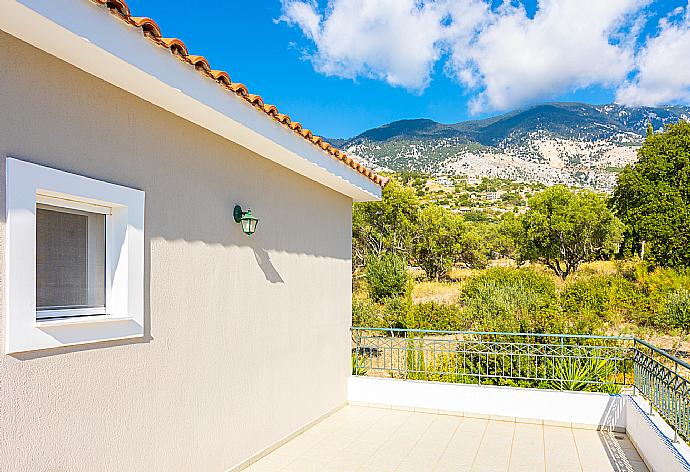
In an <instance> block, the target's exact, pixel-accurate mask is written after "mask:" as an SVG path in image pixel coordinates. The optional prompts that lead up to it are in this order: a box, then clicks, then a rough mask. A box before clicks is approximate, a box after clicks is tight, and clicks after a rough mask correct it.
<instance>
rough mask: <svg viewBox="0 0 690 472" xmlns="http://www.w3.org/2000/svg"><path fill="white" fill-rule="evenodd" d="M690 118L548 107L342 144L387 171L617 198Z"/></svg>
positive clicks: (395, 128)
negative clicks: (623, 183) (650, 150)
mask: <svg viewBox="0 0 690 472" xmlns="http://www.w3.org/2000/svg"><path fill="white" fill-rule="evenodd" d="M681 119H685V120H687V119H690V107H684V106H663V107H625V106H621V105H616V104H610V105H599V106H597V105H589V104H584V103H546V104H542V105H537V106H533V107H530V108H527V109H523V110H517V111H513V112H511V113H508V114H505V115H502V116H497V117H493V118H488V119H483V120H474V121H466V122H461V123H454V124H442V123H437V122H435V121H432V120H427V119H415V120H403V121H396V122H393V123H389V124H387V125H384V126H381V127H379V128H375V129H372V130H369V131H366V132H364V133H362V134H360V135H358V136H356V137H354V138H351V139H345V140H337V142H338V145H339V146H340V147H342V148H344V149H346V150H347V151H348V152H350V153H352V154H354V155H356V156H358V157H359V158H360V159H361V160H363V161H364V162H365V163H367V164H369V165H370V166H373V167H376V168H377V169H380V170H389V171H394V172H402V171H413V172H423V173H427V174H439V173H444V174H448V175H454V176H474V177H499V178H505V179H510V180H515V181H523V182H539V183H542V184H546V185H554V184H564V185H568V186H578V187H589V188H593V189H597V190H601V191H606V192H610V191H611V190H612V188H613V186H614V185H615V182H616V175H617V173H618V172H619V171H620V170H621V169H622V168H623V167H625V166H626V165H627V164H631V163H633V162H634V161H635V159H636V151H637V149H638V148H639V146H640V145H641V143H642V141H643V139H644V136H645V130H646V128H647V125H648V124H649V123H651V124H652V126H653V128H654V129H655V130H661V129H663V127H664V125H666V124H668V123H676V122H677V121H678V120H681Z"/></svg>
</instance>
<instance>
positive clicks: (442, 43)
mask: <svg viewBox="0 0 690 472" xmlns="http://www.w3.org/2000/svg"><path fill="white" fill-rule="evenodd" d="M128 4H129V6H130V9H131V11H132V14H133V15H135V16H149V17H151V18H153V19H154V20H155V21H156V22H158V24H159V25H160V26H161V29H162V31H163V34H164V36H167V37H172V36H174V37H178V38H180V39H182V40H183V41H184V42H185V43H186V44H187V46H188V48H189V51H190V53H191V54H201V55H203V56H205V57H206V58H207V59H208V60H209V62H210V63H211V66H212V67H213V68H216V69H223V70H226V71H228V73H229V74H230V77H231V78H232V80H233V81H238V82H242V83H244V84H246V85H247V86H248V88H249V90H250V92H252V93H258V94H260V95H262V96H263V97H264V99H265V100H266V101H267V103H274V104H275V105H277V106H278V108H279V109H280V110H281V111H282V112H285V113H288V114H289V115H291V116H292V117H294V118H295V119H297V120H299V121H301V122H302V123H303V124H304V125H306V126H307V127H309V128H311V129H313V130H314V131H315V132H316V133H318V134H320V135H323V136H327V137H350V136H354V135H356V134H358V133H360V132H362V131H364V130H366V129H369V128H372V127H375V126H379V125H381V124H384V123H387V122H390V121H394V120H399V119H405V118H422V117H423V118H431V119H434V120H436V121H440V122H444V123H450V122H457V121H462V120H466V119H473V118H481V117H485V116H491V115H496V114H499V113H501V112H504V111H508V110H510V109H513V108H517V107H522V106H528V105H530V104H534V103H540V102H543V101H584V102H590V103H608V102H612V101H614V100H615V101H618V102H623V103H628V104H632V105H654V104H660V103H688V101H690V21H688V12H687V10H688V0H657V1H648V0H541V1H540V2H537V1H536V0H525V1H524V2H523V3H518V2H514V3H513V4H502V3H501V2H499V1H496V0H493V1H492V3H491V4H490V5H489V4H487V3H484V1H483V0H427V1H425V2H421V1H419V0H319V1H315V0H283V1H280V0H253V1H251V0H231V1H229V2H221V1H218V0H196V1H195V2H188V1H171V0H129V1H128ZM602 4H603V5H602ZM593 18H596V21H594V20H593ZM660 71H663V72H660ZM678 71H681V72H680V73H679V72H678Z"/></svg>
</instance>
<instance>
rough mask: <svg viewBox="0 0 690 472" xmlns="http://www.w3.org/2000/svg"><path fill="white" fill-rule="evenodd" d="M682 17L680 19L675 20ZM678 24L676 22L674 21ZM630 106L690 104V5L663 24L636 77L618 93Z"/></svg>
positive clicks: (639, 59) (642, 53)
mask: <svg viewBox="0 0 690 472" xmlns="http://www.w3.org/2000/svg"><path fill="white" fill-rule="evenodd" d="M678 16H680V19H678V18H674V17H678ZM674 19H675V20H676V21H672V20H674ZM616 101H617V102H619V103H625V104H627V105H658V104H664V103H673V102H684V103H690V3H689V6H688V7H687V8H686V9H685V11H683V9H682V8H680V9H676V10H674V11H673V13H672V14H671V16H670V17H669V18H666V19H664V20H663V21H661V23H660V30H659V34H658V35H657V36H655V37H653V38H650V39H648V40H647V43H646V45H645V46H644V47H643V48H642V49H641V50H640V51H639V53H638V54H637V57H636V75H635V77H634V78H633V79H632V80H631V81H628V82H626V83H625V84H623V85H622V86H621V87H620V88H619V89H618V91H617V94H616Z"/></svg>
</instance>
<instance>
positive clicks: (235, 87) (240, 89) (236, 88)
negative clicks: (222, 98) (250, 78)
mask: <svg viewBox="0 0 690 472" xmlns="http://www.w3.org/2000/svg"><path fill="white" fill-rule="evenodd" d="M230 90H232V91H233V92H235V93H236V94H238V95H243V96H245V97H246V96H247V95H249V92H248V91H247V87H245V86H244V84H240V83H234V84H230Z"/></svg>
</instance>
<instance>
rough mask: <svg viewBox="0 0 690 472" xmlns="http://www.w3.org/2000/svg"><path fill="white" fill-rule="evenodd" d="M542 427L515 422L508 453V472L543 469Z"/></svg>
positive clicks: (532, 471)
mask: <svg viewBox="0 0 690 472" xmlns="http://www.w3.org/2000/svg"><path fill="white" fill-rule="evenodd" d="M545 468H546V464H545V462H544V427H543V426H542V425H538V424H529V423H517V424H516V425H515V435H514V437H513V445H512V447H511V453H510V467H509V469H508V470H509V471H510V472H537V471H542V472H543V471H544V470H545Z"/></svg>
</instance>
